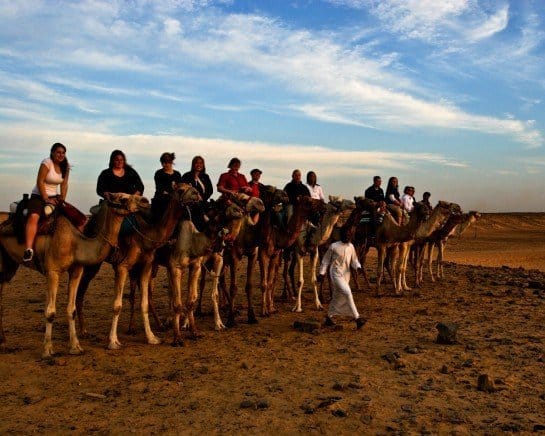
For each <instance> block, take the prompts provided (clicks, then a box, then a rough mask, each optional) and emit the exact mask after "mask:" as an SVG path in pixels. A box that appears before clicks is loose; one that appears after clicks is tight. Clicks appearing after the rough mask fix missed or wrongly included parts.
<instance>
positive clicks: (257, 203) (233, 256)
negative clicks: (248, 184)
mask: <svg viewBox="0 0 545 436" xmlns="http://www.w3.org/2000/svg"><path fill="white" fill-rule="evenodd" d="M267 189H270V188H269V187H265V190H267ZM245 197H246V198H245ZM245 197H241V196H240V195H237V197H236V198H234V199H233V201H236V202H237V203H238V204H239V205H240V206H242V205H243V203H244V202H246V204H245V205H244V206H245V209H246V212H247V214H246V216H245V218H244V219H243V220H241V221H240V228H239V230H238V232H237V237H236V238H234V239H232V240H231V241H232V243H230V244H227V246H226V248H225V250H224V257H223V272H224V274H222V275H221V277H220V286H221V287H222V289H223V290H224V294H225V295H226V296H227V300H228V302H229V313H228V317H227V326H228V327H233V326H234V325H235V312H236V310H235V297H236V293H237V282H236V280H237V271H238V267H239V264H240V262H241V260H242V257H243V256H246V257H247V258H248V263H247V266H246V287H245V290H246V299H247V301H248V315H247V316H248V324H257V318H256V317H255V313H254V307H253V301H252V300H253V298H252V296H253V280H252V279H253V272H254V268H255V263H256V260H257V246H258V242H259V235H260V233H261V222H260V214H261V213H263V212H264V211H265V205H264V203H263V201H262V200H261V199H259V198H255V197H251V198H247V196H245ZM241 200H242V202H243V203H242V204H241V203H240V201H241ZM227 268H229V271H230V283H229V292H225V289H226V286H225V270H226V269H227Z"/></svg>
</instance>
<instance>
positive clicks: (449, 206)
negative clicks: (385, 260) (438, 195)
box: [398, 201, 462, 291]
mask: <svg viewBox="0 0 545 436" xmlns="http://www.w3.org/2000/svg"><path fill="white" fill-rule="evenodd" d="M461 213H462V210H461V208H460V206H459V205H458V204H456V203H449V202H446V201H439V202H438V203H437V205H436V206H435V208H434V209H433V211H432V213H431V214H430V216H429V217H427V218H426V220H425V221H424V222H423V223H422V224H420V226H419V227H418V229H417V231H416V234H415V237H414V238H413V239H411V240H409V241H406V242H404V243H403V244H401V245H400V249H401V250H400V252H401V254H400V259H401V264H400V266H401V267H400V269H399V276H398V280H401V283H400V285H399V284H398V289H399V287H400V286H401V288H402V289H403V290H405V291H409V290H411V288H410V287H409V286H408V285H407V280H406V272H407V263H408V259H409V254H410V252H411V249H412V247H414V246H416V247H419V248H420V247H421V245H422V241H425V240H426V239H427V238H428V237H429V236H430V235H431V234H432V233H433V232H435V231H436V230H437V229H439V228H441V227H442V226H444V225H445V223H446V222H447V221H448V220H449V218H450V217H452V216H456V215H460V214H461ZM418 251H419V250H418V249H416V250H415V260H414V267H415V281H416V284H417V286H418V285H419V282H418V274H417V265H418V257H419V256H418Z"/></svg>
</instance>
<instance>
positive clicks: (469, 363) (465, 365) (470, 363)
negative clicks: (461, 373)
mask: <svg viewBox="0 0 545 436" xmlns="http://www.w3.org/2000/svg"><path fill="white" fill-rule="evenodd" d="M472 366H473V359H467V360H464V361H463V362H462V367H463V368H471V367H472Z"/></svg>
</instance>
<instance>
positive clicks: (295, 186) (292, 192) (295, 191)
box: [284, 170, 310, 228]
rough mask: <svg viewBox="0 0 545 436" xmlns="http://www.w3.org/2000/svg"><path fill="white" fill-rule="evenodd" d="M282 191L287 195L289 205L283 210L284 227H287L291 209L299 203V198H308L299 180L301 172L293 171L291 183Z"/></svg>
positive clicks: (305, 188)
mask: <svg viewBox="0 0 545 436" xmlns="http://www.w3.org/2000/svg"><path fill="white" fill-rule="evenodd" d="M284 191H285V192H286V194H288V198H289V203H288V205H287V206H286V208H285V218H284V225H285V226H286V228H287V225H288V223H289V221H290V219H291V217H292V215H293V208H294V206H295V205H296V204H297V203H298V202H299V198H300V197H310V191H309V190H308V188H307V187H306V186H305V184H304V183H303V182H302V180H301V171H299V170H293V172H292V173H291V182H289V183H288V184H287V185H286V186H284Z"/></svg>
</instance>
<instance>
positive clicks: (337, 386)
mask: <svg viewBox="0 0 545 436" xmlns="http://www.w3.org/2000/svg"><path fill="white" fill-rule="evenodd" d="M344 388H345V386H344V384H342V383H339V382H335V384H334V385H333V390H335V391H344Z"/></svg>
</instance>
